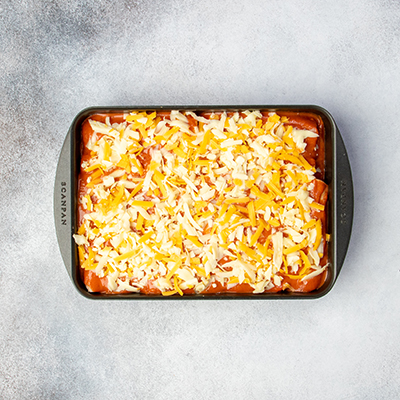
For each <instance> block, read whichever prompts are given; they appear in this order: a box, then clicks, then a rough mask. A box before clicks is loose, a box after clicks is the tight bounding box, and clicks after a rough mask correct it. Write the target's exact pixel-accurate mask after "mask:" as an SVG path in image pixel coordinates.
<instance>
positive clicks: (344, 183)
mask: <svg viewBox="0 0 400 400" xmlns="http://www.w3.org/2000/svg"><path fill="white" fill-rule="evenodd" d="M336 168H337V170H336V173H337V180H336V182H337V188H336V189H337V191H336V204H337V210H338V213H337V222H336V224H337V228H336V229H337V235H336V240H337V247H336V249H337V253H336V254H337V269H338V271H337V274H339V272H340V270H341V268H342V265H343V262H344V259H345V257H346V253H347V249H348V246H349V243H350V236H351V229H352V225H353V213H354V193H353V180H352V175H351V168H350V162H349V158H348V155H347V152H346V148H345V146H344V142H343V139H342V137H341V135H340V132H339V130H337V136H336Z"/></svg>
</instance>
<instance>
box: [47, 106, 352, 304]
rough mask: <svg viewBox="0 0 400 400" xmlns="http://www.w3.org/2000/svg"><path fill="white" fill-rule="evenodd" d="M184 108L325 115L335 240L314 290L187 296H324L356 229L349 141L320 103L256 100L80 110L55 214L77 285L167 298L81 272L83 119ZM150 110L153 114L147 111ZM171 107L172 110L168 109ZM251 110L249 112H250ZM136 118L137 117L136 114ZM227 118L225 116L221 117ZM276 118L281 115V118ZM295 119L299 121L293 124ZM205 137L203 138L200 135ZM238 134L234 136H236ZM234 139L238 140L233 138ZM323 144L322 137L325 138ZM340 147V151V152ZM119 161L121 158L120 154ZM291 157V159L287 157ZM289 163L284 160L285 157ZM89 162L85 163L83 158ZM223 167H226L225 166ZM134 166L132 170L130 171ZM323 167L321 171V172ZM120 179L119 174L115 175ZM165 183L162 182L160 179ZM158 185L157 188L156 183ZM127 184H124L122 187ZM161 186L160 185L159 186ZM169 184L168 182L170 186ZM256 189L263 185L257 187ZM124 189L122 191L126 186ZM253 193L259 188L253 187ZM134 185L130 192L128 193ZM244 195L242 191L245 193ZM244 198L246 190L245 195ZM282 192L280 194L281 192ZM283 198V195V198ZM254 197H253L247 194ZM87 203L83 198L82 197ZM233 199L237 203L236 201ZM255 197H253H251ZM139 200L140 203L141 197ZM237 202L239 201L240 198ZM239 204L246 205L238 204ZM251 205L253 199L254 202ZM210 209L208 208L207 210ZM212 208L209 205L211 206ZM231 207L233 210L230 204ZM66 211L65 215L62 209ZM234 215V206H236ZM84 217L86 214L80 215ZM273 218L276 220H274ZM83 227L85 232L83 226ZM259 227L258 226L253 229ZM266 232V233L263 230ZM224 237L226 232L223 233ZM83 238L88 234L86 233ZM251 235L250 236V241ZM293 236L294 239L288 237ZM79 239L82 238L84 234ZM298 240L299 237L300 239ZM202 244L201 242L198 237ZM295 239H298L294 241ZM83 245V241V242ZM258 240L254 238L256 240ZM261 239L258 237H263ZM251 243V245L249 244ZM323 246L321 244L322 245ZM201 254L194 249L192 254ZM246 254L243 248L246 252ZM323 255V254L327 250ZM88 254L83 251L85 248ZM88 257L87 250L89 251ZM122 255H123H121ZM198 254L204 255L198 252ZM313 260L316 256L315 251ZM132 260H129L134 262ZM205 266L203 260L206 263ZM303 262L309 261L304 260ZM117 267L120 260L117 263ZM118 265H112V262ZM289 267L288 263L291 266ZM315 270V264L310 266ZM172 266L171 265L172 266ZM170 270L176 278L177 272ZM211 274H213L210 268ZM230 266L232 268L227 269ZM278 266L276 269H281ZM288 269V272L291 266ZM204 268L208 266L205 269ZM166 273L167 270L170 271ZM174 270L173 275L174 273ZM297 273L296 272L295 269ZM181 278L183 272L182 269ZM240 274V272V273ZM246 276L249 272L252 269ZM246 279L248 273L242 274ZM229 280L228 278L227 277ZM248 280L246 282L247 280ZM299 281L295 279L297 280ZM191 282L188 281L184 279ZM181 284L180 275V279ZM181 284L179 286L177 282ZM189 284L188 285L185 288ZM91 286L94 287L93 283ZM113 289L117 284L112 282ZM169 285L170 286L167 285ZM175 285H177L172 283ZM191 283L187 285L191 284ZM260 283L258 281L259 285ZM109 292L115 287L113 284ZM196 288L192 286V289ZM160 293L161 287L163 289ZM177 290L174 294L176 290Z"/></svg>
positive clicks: (330, 226) (65, 154)
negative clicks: (98, 281)
mask: <svg viewBox="0 0 400 400" xmlns="http://www.w3.org/2000/svg"><path fill="white" fill-rule="evenodd" d="M171 109H173V110H181V111H182V113H183V114H182V113H180V115H181V116H183V117H184V114H186V115H190V114H192V115H195V116H196V115H203V116H204V115H206V114H205V113H210V112H212V113H213V114H212V115H216V116H217V117H215V118H216V119H218V115H221V114H222V113H224V115H226V112H227V113H228V115H234V114H236V115H241V113H243V112H245V110H260V111H257V112H261V113H262V114H263V115H265V116H267V117H271V118H272V116H273V115H276V116H278V117H279V115H281V116H282V119H283V118H286V119H288V117H289V118H290V116H293V115H300V116H302V115H303V116H304V115H314V116H316V117H317V118H318V119H319V120H321V121H322V123H323V127H324V136H325V138H324V140H323V142H322V145H325V151H324V153H325V154H324V157H325V163H324V165H325V171H321V168H319V173H320V175H324V172H325V178H324V180H325V182H326V184H327V186H328V187H329V191H328V202H327V203H326V208H325V210H324V215H326V217H327V230H328V232H330V240H329V243H327V245H326V249H325V250H324V252H326V263H327V264H329V267H328V268H325V267H326V265H323V267H324V270H323V271H320V272H323V274H321V275H323V279H321V280H320V282H319V283H318V285H316V287H313V288H312V289H314V290H312V291H311V292H303V291H300V292H299V291H296V290H292V289H293V288H291V287H289V291H282V289H284V288H282V287H280V288H279V290H280V291H278V292H277V293H275V292H276V290H274V288H272V287H270V286H269V287H268V286H267V287H264V289H268V290H267V291H265V290H264V291H261V292H260V293H257V291H255V292H256V293H246V291H242V292H240V293H233V292H227V291H224V292H223V293H217V294H210V292H212V290H211V291H208V294H203V293H202V292H201V291H200V292H199V291H197V293H196V292H194V293H193V294H191V295H187V296H186V297H185V298H299V297H301V298H306V297H308V298H315V297H319V296H322V295H323V294H325V293H327V292H328V291H329V290H330V288H331V287H332V286H333V284H334V281H335V280H336V278H337V275H338V273H339V270H340V268H341V265H342V263H343V260H344V256H345V252H346V250H347V246H348V242H349V238H350V232H351V222H352V208H353V196H352V181H351V172H350V166H349V163H348V159H347V155H346V152H345V149H344V146H343V142H342V140H341V138H340V134H339V132H338V130H337V128H336V125H335V123H334V121H333V119H332V117H331V116H330V115H329V114H328V113H327V112H326V111H325V110H323V109H322V108H320V107H317V106H250V107H240V108H239V107H231V106H230V107H210V106H204V107H173V108H170V107H168V108H164V107H148V108H146V107H134V108H131V107H121V108H114V109H109V108H90V109H86V110H83V111H82V112H81V113H79V114H78V115H77V117H76V118H75V120H74V122H73V124H72V126H71V129H70V132H69V135H68V137H67V139H66V142H65V144H64V147H63V150H62V154H61V156H60V162H59V167H58V171H57V177H56V188H55V220H56V227H57V234H58V239H59V243H60V248H61V251H62V254H63V259H64V262H65V264H66V266H67V269H69V272H70V275H71V278H72V280H73V282H74V283H75V286H76V287H77V289H78V290H79V291H80V292H81V293H82V294H84V295H85V296H87V297H90V298H149V297H151V298H154V297H156V298H166V297H163V296H161V295H160V294H157V291H155V293H154V292H152V291H150V292H148V294H146V295H143V294H140V293H129V294H126V293H121V294H116V293H113V294H109V293H99V292H97V293H91V292H90V291H89V290H88V287H87V286H85V282H86V283H87V279H85V275H82V274H81V268H80V266H79V255H78V253H79V251H78V247H77V245H76V244H75V243H74V242H73V241H72V235H73V234H75V235H76V234H77V233H79V232H78V229H81V227H82V224H80V222H81V221H78V218H79V205H78V202H79V195H78V193H80V192H81V188H79V187H78V184H79V173H80V171H81V157H82V153H81V138H82V135H81V129H82V125H83V124H84V123H85V121H86V123H87V121H88V120H87V118H88V117H89V116H92V117H93V116H94V115H96V114H97V115H98V114H108V115H117V114H118V113H119V114H122V113H123V114H126V115H131V116H132V115H135V113H136V114H137V113H138V112H139V111H135V112H133V113H132V110H141V111H142V112H144V113H145V114H140V115H139V116H143V115H162V114H163V113H164V114H165V112H166V111H168V110H171ZM146 112H147V114H146ZM168 112H169V111H168ZM252 112H253V111H248V113H250V114H248V116H249V115H253V114H251V113H252ZM244 116H245V115H244ZM131 118H135V117H134V116H132V117H131ZM180 118H181V119H182V117H180ZM202 118H203V120H202V122H203V123H204V122H205V120H204V117H202ZM221 118H222V117H221ZM275 122H276V121H275ZM292 125H293V124H292ZM200 139H201V138H200ZM230 140H233V139H230ZM232 143H233V142H232ZM320 146H321V143H320ZM337 150H339V154H338V152H337ZM117 161H118V160H117ZM285 162H286V161H285ZM281 164H283V163H281ZM82 165H83V164H82ZM93 166H94V164H93V163H92V165H88V164H85V168H86V169H89V170H90V169H91V168H92V171H93ZM219 169H220V168H219ZM129 172H130V171H129ZM317 173H318V172H317ZM112 179H114V178H112ZM338 182H340V186H339V188H340V190H339V191H338V185H337V183H338ZM158 184H159V185H161V188H162V183H161V182H158ZM153 189H155V188H154V187H153ZM121 190H122V189H121ZM155 190H156V189H155ZM164 190H165V188H164ZM255 190H259V189H258V187H256V189H255ZM121 193H122V192H121ZM252 193H253V192H252ZM128 194H129V191H128V192H127V195H128ZM338 195H339V196H340V201H338V200H339V199H338ZM239 197H240V196H239ZM242 198H243V196H242ZM278 198H279V197H278ZM279 199H280V198H279ZM247 201H248V200H247ZM81 203H82V201H81ZM232 203H235V202H234V201H232ZM250 203H252V202H251V201H250ZM135 204H137V203H135ZM235 204H236V203H235ZM236 205H237V207H240V205H238V204H236ZM250 205H251V204H250ZM203 211H204V210H203ZM206 211H207V210H206ZM225 211H227V210H226V209H225ZM60 212H61V215H60ZM338 212H340V218H338ZM231 215H232V212H231ZM79 219H80V218H79ZM270 222H271V223H272V220H271V221H270ZM275 222H276V221H275ZM81 233H82V232H81ZM184 233H185V234H186V238H187V237H188V236H190V237H193V236H192V235H188V232H184ZM252 233H253V234H254V233H255V228H254V230H253V231H252ZM258 236H260V234H259V235H258ZM220 237H221V236H220ZM80 240H82V237H81V238H80ZM250 240H251V239H250V238H249V241H250ZM288 240H289V239H288ZM78 242H79V240H78ZM296 243H297V242H296ZM198 244H199V243H198ZM292 244H293V245H294V244H295V243H294V242H292ZM81 245H82V243H81ZM253 245H254V243H253ZM257 245H258V243H257ZM247 249H248V247H247ZM320 251H322V250H321V248H320ZM81 253H82V252H81ZM300 253H301V256H302V257H303V256H306V254H304V253H302V252H301V251H300ZM195 255H196V254H192V258H193V257H194V256H195ZM242 255H243V254H242ZM321 255H322V254H321ZM81 258H82V254H81ZM86 258H87V256H86ZM117 258H118V261H122V259H123V258H124V255H123V254H121V255H118V257H117ZM120 258H122V259H121V260H120ZM195 258H198V257H195ZM309 259H310V260H312V258H311V257H309ZM84 261H85V258H84V257H83V258H82V260H81V262H82V263H83V262H84ZM200 261H201V260H200ZM128 265H129V264H128ZM200 265H201V266H203V264H200ZM300 265H301V266H303V264H300ZM114 268H115V265H114ZM111 269H112V267H111ZM286 269H287V266H286ZM310 271H312V270H310ZM167 272H168V271H167ZM167 272H166V275H167V276H168V277H169V278H171V276H172V275H171V274H168V273H167ZM207 272H208V275H209V271H207ZM225 272H226V271H225ZM275 272H276V271H275ZM286 272H288V271H287V270H286ZM203 273H204V270H203ZM164 275H165V274H164ZM169 275H171V276H169ZM292 275H293V273H292ZM178 276H179V278H181V276H180V275H178ZM234 278H236V277H234ZM246 278H248V276H247V275H246ZM241 279H242V281H241V282H240V283H243V279H244V278H243V277H242V278H241ZM226 283H227V284H228V282H226ZM234 283H237V282H234V281H229V284H231V285H232V284H234ZM245 283H246V282H245ZM291 283H293V281H291ZM183 284H185V282H183ZM175 285H176V281H175ZM275 286H278V287H279V285H278V282H275ZM175 288H176V287H175ZM185 288H186V287H184V289H185ZM89 289H93V288H91V287H90V286H89ZM111 289H113V287H111ZM114 289H115V287H114ZM164 289H165V288H164ZM172 289H174V288H172ZM186 289H187V288H186ZM253 289H254V286H253ZM108 291H109V292H110V291H111V290H108ZM166 292H169V293H171V292H174V293H176V292H179V288H178V290H175V291H174V290H166ZM188 292H189V293H190V290H189V291H188ZM158 293H160V291H158ZM174 293H172V294H174Z"/></svg>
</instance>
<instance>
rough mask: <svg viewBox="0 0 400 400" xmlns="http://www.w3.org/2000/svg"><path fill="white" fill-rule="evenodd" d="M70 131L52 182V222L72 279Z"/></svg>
mask: <svg viewBox="0 0 400 400" xmlns="http://www.w3.org/2000/svg"><path fill="white" fill-rule="evenodd" d="M70 156H71V133H70V132H69V133H68V135H67V137H66V138H65V141H64V144H63V147H62V149H61V153H60V158H59V161H58V166H57V172H56V180H55V184H54V203H53V204H54V222H55V226H56V234H57V240H58V245H59V248H60V252H61V256H62V258H63V261H64V264H65V267H66V269H67V272H68V274H69V276H70V277H71V279H72V258H71V256H72V248H71V246H72V233H73V229H72V228H73V227H72V226H71V224H72V219H71V211H72V196H71V193H72V180H71V168H70Z"/></svg>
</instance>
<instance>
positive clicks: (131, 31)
mask: <svg viewBox="0 0 400 400" xmlns="http://www.w3.org/2000/svg"><path fill="white" fill-rule="evenodd" d="M0 49H1V51H0V111H1V112H0V132H1V140H0V188H1V190H0V213H1V214H0V215H1V224H0V250H1V258H0V319H1V323H0V359H1V361H0V398H4V399H23V398H27V399H28V398H29V399H42V398H43V399H47V398H51V399H53V398H54V399H58V398H60V399H80V398H85V399H99V398H100V399H110V398H118V399H119V398H121V399H132V398H135V399H158V398H162V399H173V398H184V399H210V398H216V399H243V398H257V399H302V398H307V399H397V398H400V373H399V370H400V351H399V350H400V349H399V336H400V319H399V307H400V290H399V287H400V285H399V283H400V271H399V269H400V266H399V249H400V246H399V243H400V230H399V224H398V221H397V218H398V217H399V207H398V203H399V201H398V199H399V196H400V184H399V182H400V181H399V178H398V172H397V169H398V168H400V152H399V144H398V139H399V138H400V133H399V124H398V113H399V112H398V107H399V100H400V95H399V93H400V79H399V78H400V76H399V71H400V56H399V54H400V51H399V50H400V5H399V3H397V2H393V1H378V0H372V1H367V0H364V1H362V0H357V1H347V0H336V1H324V2H322V1H321V2H316V1H315V2H314V1H311V0H309V1H295V0H291V1H287V2H282V1H278V0H277V1H248V2H243V1H231V2H228V1H221V2H215V1H208V0H207V1H205V2H196V1H179V0H174V1H173V0H172V1H171V0H165V1H161V0H155V1H147V0H143V1H140V0H138V1H132V2H131V1H116V2H111V1H110V2H107V1H101V2H97V1H94V0H88V1H77V0H70V1H68V2H63V1H52V2H45V1H28V0H21V1H19V2H15V1H11V0H3V1H1V2H0ZM279 103H280V104H318V105H321V106H323V107H325V108H326V109H328V110H329V111H330V112H331V113H332V115H333V117H334V118H335V120H336V122H337V124H338V126H339V129H340V131H341V133H342V136H343V138H344V141H345V144H346V147H347V150H348V153H349V157H350V161H351V166H352V171H353V179H354V187H355V218H354V226H353V235H352V239H351V243H350V248H349V252H348V255H347V258H346V261H345V264H344V266H343V269H342V272H341V274H340V276H339V279H338V281H337V283H336V285H335V287H334V288H333V290H332V291H331V292H330V293H329V294H328V295H327V296H326V297H323V298H321V299H319V300H308V301H196V302H190V301H175V302H170V301H168V302H162V301H141V302H135V301H130V302H129V301H126V302H124V301H116V302H107V301H103V302H95V301H90V300H87V299H85V298H83V297H82V296H80V295H79V294H78V293H77V291H76V290H75V289H74V287H73V285H72V283H71V281H70V279H69V277H68V274H67V272H66V270H65V268H64V265H63V262H62V259H61V256H60V253H59V250H58V245H57V240H56V235H55V228H54V222H53V184H54V178H55V171H56V166H57V161H58V156H59V152H60V150H61V147H62V143H63V140H64V138H65V135H66V133H67V130H68V127H69V125H70V123H71V121H72V119H73V118H74V116H75V115H76V114H77V113H78V112H79V111H80V110H81V109H83V108H85V107H88V106H93V105H110V106H111V105H135V104H149V105H156V104H166V105H174V104H175V105H176V104H193V105H198V104H279Z"/></svg>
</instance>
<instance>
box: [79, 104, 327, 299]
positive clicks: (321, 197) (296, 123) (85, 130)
mask: <svg viewBox="0 0 400 400" xmlns="http://www.w3.org/2000/svg"><path fill="white" fill-rule="evenodd" d="M200 114H201V115H202V116H203V117H205V118H210V116H211V113H209V112H203V113H200ZM217 114H218V113H216V115H217ZM277 114H278V115H279V116H281V117H286V118H287V119H288V121H287V122H285V125H287V126H289V125H291V126H293V127H294V128H297V129H306V130H311V131H313V132H315V133H318V134H319V137H318V138H307V139H306V143H307V146H306V149H305V151H304V153H302V155H303V156H304V158H305V159H306V160H307V161H308V162H309V164H310V165H312V166H315V167H316V168H317V173H316V174H315V176H316V177H317V178H319V179H316V180H315V181H314V182H315V184H314V187H313V189H312V190H311V191H310V196H311V197H312V198H313V199H314V200H315V201H316V202H317V203H319V204H323V205H326V203H327V199H328V186H327V184H326V183H324V182H323V181H322V180H320V179H323V178H324V172H325V158H324V157H325V147H324V143H325V140H324V125H323V122H322V119H321V118H320V117H319V116H317V115H315V114H312V113H301V112H290V111H285V112H278V113H277ZM231 115H233V113H228V116H231ZM263 115H264V116H263V124H264V123H265V122H266V121H267V119H268V113H267V112H265V113H263ZM168 116H169V111H158V112H157V117H159V118H161V119H162V118H165V117H168ZM242 116H245V115H244V114H242ZM107 117H109V118H110V123H111V124H114V123H121V122H123V121H124V118H123V114H94V115H91V116H90V119H92V120H96V121H100V122H105V121H106V118H107ZM187 118H188V121H189V127H190V129H191V130H192V131H193V132H194V128H195V127H196V126H197V124H198V122H197V121H196V120H195V119H194V118H193V117H191V116H187ZM92 134H93V129H92V128H91V126H90V123H89V118H88V119H86V120H85V121H84V122H83V124H82V127H81V135H82V136H81V139H82V141H81V161H88V160H89V159H90V157H91V154H90V150H89V149H88V148H87V143H88V142H89V140H90V137H91V135H92ZM101 136H103V135H101V134H97V139H100V138H101ZM139 160H140V162H141V164H142V165H143V166H144V170H146V168H147V167H148V165H149V164H150V162H151V157H150V155H149V153H148V151H146V150H144V151H143V152H142V153H141V154H140V155H139ZM113 171H114V169H112V170H110V171H107V172H105V173H103V174H102V175H100V177H103V176H105V175H108V174H110V173H112V172H113ZM93 173H94V172H93V171H91V172H86V171H84V170H83V169H81V172H80V176H79V180H78V196H79V197H80V198H81V197H83V196H85V195H86V194H87V191H88V189H87V187H86V181H87V178H88V177H89V176H90V175H92V174H93ZM92 197H93V196H92ZM92 201H93V202H94V203H95V202H96V201H97V199H94V198H92ZM87 212H88V211H86V210H84V209H83V207H82V206H81V205H79V206H78V223H79V225H80V224H81V223H82V221H83V217H84V215H85V214H86V213H87ZM311 217H312V218H314V219H320V220H321V222H322V233H323V235H325V233H326V212H325V211H319V210H316V209H312V211H311ZM270 233H271V231H269V232H266V231H265V230H264V232H263V234H262V235H261V236H260V238H259V242H260V243H261V244H263V243H265V241H266V240H267V238H268V236H269V235H270ZM270 247H272V246H271V244H270ZM325 247H327V246H325ZM227 261H228V260H220V261H219V264H220V265H222V264H224V263H225V262H227ZM326 261H327V248H325V251H324V256H323V258H322V259H321V265H324V264H325V263H326ZM80 272H81V279H82V280H83V282H84V284H85V285H86V286H87V287H88V289H89V290H90V291H91V292H98V293H113V292H111V291H110V290H109V289H108V285H107V277H103V278H99V277H98V276H97V275H96V273H95V272H93V271H90V270H84V269H83V268H81V269H80ZM277 275H279V276H281V277H282V281H281V285H280V286H275V287H273V288H272V289H270V290H268V292H270V293H276V292H280V291H282V290H285V289H287V288H288V285H290V287H291V290H294V291H296V292H312V291H313V290H316V289H318V288H319V287H321V286H322V284H323V283H324V282H325V279H326V275H327V273H326V271H325V272H324V273H322V274H320V275H318V276H316V277H314V278H311V279H308V280H304V281H301V280H300V279H292V278H290V277H288V276H286V275H284V274H282V273H281V272H278V273H277ZM253 291H254V289H253V288H252V287H251V285H249V284H247V283H242V284H236V285H229V286H228V284H222V283H221V282H220V281H217V280H215V281H213V282H212V283H211V284H209V285H208V286H207V287H206V288H205V289H204V291H203V292H202V293H201V294H207V295H212V294H219V293H242V294H244V293H253ZM115 293H118V294H121V293H130V292H127V291H123V292H115ZM141 293H143V294H144V295H156V294H161V291H160V290H159V289H158V288H157V287H156V286H154V282H153V281H148V283H147V285H146V286H145V287H144V288H143V289H141ZM183 293H184V294H194V289H186V290H183Z"/></svg>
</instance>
